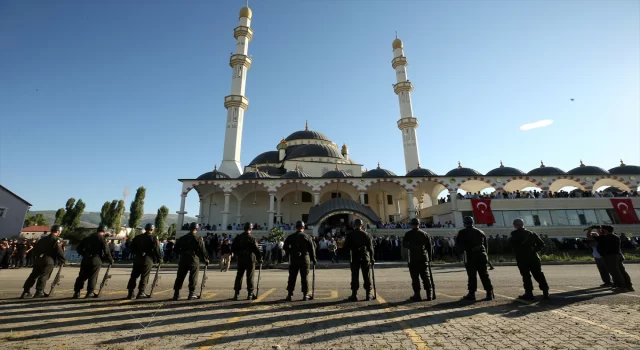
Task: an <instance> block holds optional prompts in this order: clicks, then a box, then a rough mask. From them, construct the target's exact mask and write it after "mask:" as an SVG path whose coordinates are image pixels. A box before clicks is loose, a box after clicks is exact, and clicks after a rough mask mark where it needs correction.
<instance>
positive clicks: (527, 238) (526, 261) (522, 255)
mask: <svg viewBox="0 0 640 350" xmlns="http://www.w3.org/2000/svg"><path fill="white" fill-rule="evenodd" d="M513 227H514V228H515V229H516V230H515V231H513V232H511V239H510V243H511V249H512V250H513V251H514V253H515V255H516V263H517V264H518V269H519V270H520V275H522V282H523V283H524V294H523V295H521V296H519V297H518V298H519V299H523V300H534V297H533V283H532V282H531V275H533V278H535V279H536V281H537V282H538V285H539V287H540V290H542V294H543V298H544V299H545V300H547V299H549V285H548V284H547V279H546V278H545V277H544V273H542V264H541V263H540V256H539V255H538V252H539V251H540V250H542V249H543V248H544V242H543V241H542V238H540V236H538V234H537V233H535V232H532V231H529V230H527V229H525V228H524V221H522V219H515V220H513Z"/></svg>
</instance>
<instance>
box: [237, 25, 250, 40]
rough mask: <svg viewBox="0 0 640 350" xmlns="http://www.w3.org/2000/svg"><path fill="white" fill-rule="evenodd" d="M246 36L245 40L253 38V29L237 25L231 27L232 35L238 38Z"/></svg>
mask: <svg viewBox="0 0 640 350" xmlns="http://www.w3.org/2000/svg"><path fill="white" fill-rule="evenodd" d="M241 36H244V37H247V40H249V41H251V39H253V29H251V28H249V27H246V26H237V27H235V28H234V29H233V37H234V38H236V40H238V38H239V37H241Z"/></svg>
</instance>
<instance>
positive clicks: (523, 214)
mask: <svg viewBox="0 0 640 350" xmlns="http://www.w3.org/2000/svg"><path fill="white" fill-rule="evenodd" d="M518 214H519V215H520V219H522V221H524V225H525V226H537V225H535V222H534V221H533V213H531V210H520V211H518Z"/></svg>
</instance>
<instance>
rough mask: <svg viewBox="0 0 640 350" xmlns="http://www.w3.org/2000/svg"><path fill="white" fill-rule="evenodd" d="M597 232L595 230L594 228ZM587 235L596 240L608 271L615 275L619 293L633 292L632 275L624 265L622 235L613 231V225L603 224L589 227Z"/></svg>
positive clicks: (614, 278) (614, 280)
mask: <svg viewBox="0 0 640 350" xmlns="http://www.w3.org/2000/svg"><path fill="white" fill-rule="evenodd" d="M594 228H595V229H596V230H597V232H593V229H594ZM587 237H589V238H592V239H594V240H595V241H596V244H597V247H598V252H599V253H600V255H601V256H602V260H604V265H605V266H606V267H607V271H608V272H609V273H610V274H611V277H613V283H614V285H615V286H616V289H615V291H616V292H618V293H628V292H633V291H635V289H633V285H632V283H631V277H629V274H628V273H627V270H626V269H625V267H624V263H623V261H624V255H622V250H621V249H620V237H618V236H617V235H616V234H614V233H613V226H610V225H602V226H599V227H593V226H592V227H589V230H588V231H587Z"/></svg>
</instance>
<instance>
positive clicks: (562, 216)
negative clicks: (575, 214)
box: [550, 210, 569, 226]
mask: <svg viewBox="0 0 640 350" xmlns="http://www.w3.org/2000/svg"><path fill="white" fill-rule="evenodd" d="M550 212H551V220H553V224H554V225H555V226H569V218H568V217H567V212H566V211H565V210H550Z"/></svg>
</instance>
